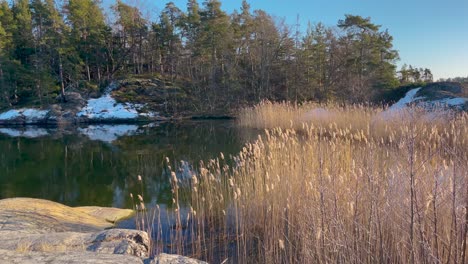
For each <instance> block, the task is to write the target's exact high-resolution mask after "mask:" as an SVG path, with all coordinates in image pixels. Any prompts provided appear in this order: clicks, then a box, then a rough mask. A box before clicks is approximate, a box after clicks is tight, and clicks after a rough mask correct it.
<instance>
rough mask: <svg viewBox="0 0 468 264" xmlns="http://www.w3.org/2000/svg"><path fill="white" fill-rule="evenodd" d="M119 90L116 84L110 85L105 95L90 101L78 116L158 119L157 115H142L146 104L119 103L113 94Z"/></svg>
mask: <svg viewBox="0 0 468 264" xmlns="http://www.w3.org/2000/svg"><path fill="white" fill-rule="evenodd" d="M115 88H117V84H116V83H112V84H111V85H109V86H108V87H107V88H106V90H105V91H104V94H103V95H102V96H101V97H99V98H96V99H89V100H88V103H87V105H86V106H85V107H84V108H83V109H81V111H80V112H78V113H77V114H76V115H77V116H78V117H87V118H89V119H134V118H137V117H139V116H143V117H156V116H157V113H152V112H148V113H140V112H141V110H142V109H143V108H144V107H145V106H146V105H145V104H136V103H135V104H132V103H124V104H122V103H117V101H116V100H115V99H114V98H113V97H112V95H111V92H112V91H113V90H114V89H115Z"/></svg>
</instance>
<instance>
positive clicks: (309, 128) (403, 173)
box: [152, 103, 468, 263]
mask: <svg viewBox="0 0 468 264" xmlns="http://www.w3.org/2000/svg"><path fill="white" fill-rule="evenodd" d="M311 109H313V107H312V106H311V105H306V106H302V107H301V106H293V105H290V104H286V103H285V104H278V105H275V104H271V103H264V104H263V105H260V106H257V107H256V108H250V109H246V110H244V111H243V112H242V113H241V115H240V120H239V122H240V125H244V126H255V127H265V128H268V129H267V130H266V132H265V135H264V136H259V137H258V140H257V141H256V142H254V143H249V144H246V146H245V147H244V148H243V150H242V151H241V152H240V153H239V155H237V156H236V157H232V161H233V162H232V164H231V165H230V166H228V165H227V164H229V162H227V161H226V160H225V157H224V156H223V155H222V154H221V155H220V157H218V158H216V159H213V160H210V161H208V162H207V163H203V162H202V163H201V164H200V169H199V171H198V173H194V175H193V176H192V178H191V179H190V180H189V181H186V182H184V183H183V182H182V180H179V179H177V174H176V173H174V172H172V173H171V180H170V181H171V184H172V190H173V198H174V200H173V202H174V210H172V214H173V216H172V218H171V219H172V221H173V222H174V223H175V224H174V228H173V229H171V230H170V231H169V232H170V233H171V234H172V235H171V239H170V240H171V242H170V243H171V245H173V247H171V249H170V251H172V252H176V253H179V254H186V255H190V256H194V257H198V258H202V259H206V260H209V261H212V262H221V260H224V261H225V262H229V263H466V262H467V261H468V260H467V257H466V255H467V246H466V244H467V232H468V231H467V229H468V227H467V219H468V216H467V210H468V168H467V164H468V155H467V153H466V149H467V144H468V139H467V135H468V127H467V121H468V116H467V115H466V114H459V115H454V116H453V117H452V118H450V119H445V120H441V119H438V120H437V122H434V120H432V122H428V120H427V118H423V117H424V114H426V113H423V111H418V110H414V111H413V112H412V113H411V114H408V115H405V116H404V117H403V118H399V119H398V120H396V121H395V120H393V121H391V122H389V121H388V120H384V119H380V120H377V121H376V119H375V117H376V116H377V115H378V113H379V112H380V111H381V109H374V108H368V107H361V106H353V107H347V108H339V107H334V108H332V109H331V110H327V112H323V111H322V110H320V113H322V114H324V115H321V116H320V117H319V118H317V117H315V118H314V117H312V119H309V120H303V119H301V118H302V117H303V113H307V112H308V111H310V110H311ZM300 113H302V114H300ZM312 113H313V112H312ZM315 113H318V112H315ZM325 113H327V114H326V115H325ZM330 113H331V114H330ZM298 116H299V118H298ZM169 169H170V170H171V171H172V169H171V168H170V167H169ZM182 184H183V185H184V186H185V188H189V189H191V191H190V192H188V193H189V194H188V198H187V200H188V208H189V209H188V210H185V211H183V210H181V208H180V204H179V202H180V193H181V189H183V187H181V186H182ZM153 218H154V217H153ZM156 222H157V221H156ZM152 228H153V229H157V230H160V227H152ZM153 237H154V236H153ZM158 243H164V241H159V242H156V244H158ZM166 251H167V250H166Z"/></svg>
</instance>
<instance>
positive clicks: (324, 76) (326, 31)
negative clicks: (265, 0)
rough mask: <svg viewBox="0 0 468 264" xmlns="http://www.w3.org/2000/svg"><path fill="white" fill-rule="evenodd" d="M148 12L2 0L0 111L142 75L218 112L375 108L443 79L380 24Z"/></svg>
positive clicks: (353, 18) (244, 11)
mask: <svg viewBox="0 0 468 264" xmlns="http://www.w3.org/2000/svg"><path fill="white" fill-rule="evenodd" d="M59 3H60V4H59ZM143 10H144V7H137V6H132V5H129V4H128V3H126V2H123V1H120V0H118V1H117V2H115V3H114V4H113V5H112V6H111V8H110V10H104V8H103V5H102V3H101V2H100V1H98V0H67V1H63V3H62V2H59V1H54V0H13V1H11V2H10V1H6V0H0V107H1V108H11V107H21V106H25V105H27V106H36V107H45V106H47V105H49V104H51V103H55V102H56V101H57V100H62V101H66V96H65V95H66V92H67V91H80V92H81V93H83V94H89V93H90V92H96V91H97V92H99V91H100V89H102V88H103V87H105V86H106V85H108V84H109V83H110V82H111V81H112V80H116V79H122V78H129V77H134V76H140V77H148V78H159V79H163V80H165V81H166V82H167V83H171V84H174V83H175V84H178V85H179V86H182V87H183V89H184V90H185V92H186V93H187V94H189V96H190V97H191V98H194V99H195V100H193V101H194V102H195V103H194V104H197V105H199V106H203V107H205V108H206V109H209V110H214V109H220V108H228V109H234V108H236V107H241V106H246V105H252V104H254V103H258V102H260V101H262V100H271V101H283V100H288V101H294V102H303V101H317V102H328V101H335V102H338V103H345V102H346V103H358V102H359V103H362V102H371V103H376V102H381V101H382V99H383V98H384V97H385V95H386V94H387V93H388V92H390V91H392V89H395V88H396V87H398V86H401V85H406V84H409V83H414V82H416V83H420V82H431V81H432V79H433V77H432V73H431V71H430V70H429V69H422V68H414V67H412V66H407V65H403V67H402V68H401V69H400V70H398V69H397V66H396V62H397V60H398V59H399V55H398V51H397V50H395V48H394V46H393V37H392V36H391V34H390V33H389V31H388V30H386V29H384V28H383V27H382V26H380V25H377V24H375V23H373V22H372V21H371V18H366V17H361V16H357V15H344V17H343V18H342V19H341V20H339V21H337V24H336V25H331V26H328V25H324V24H322V23H311V22H310V23H309V24H308V25H307V27H306V28H307V30H306V32H302V31H301V29H302V28H305V27H302V26H301V25H299V23H297V24H296V25H288V24H286V23H285V22H284V19H280V18H277V17H275V16H273V15H271V14H268V13H266V12H265V11H262V10H252V9H251V7H250V5H249V3H248V2H247V1H243V2H242V6H241V7H240V8H239V10H236V11H234V12H232V13H230V14H228V13H226V12H225V11H223V9H222V6H221V2H220V1H218V0H205V1H203V2H201V3H198V2H197V1H196V0H189V1H188V2H187V5H186V7H177V6H176V5H175V4H174V3H172V2H169V3H167V4H166V5H165V7H164V8H163V9H162V10H161V12H160V13H158V14H145V12H143ZM106 14H107V15H106ZM311 19H313V18H311Z"/></svg>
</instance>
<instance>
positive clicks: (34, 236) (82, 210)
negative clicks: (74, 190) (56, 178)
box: [0, 198, 205, 264]
mask: <svg viewBox="0 0 468 264" xmlns="http://www.w3.org/2000/svg"><path fill="white" fill-rule="evenodd" d="M133 213H134V212H133V211H132V210H127V209H117V208H106V207H97V206H84V207H69V206H65V205H62V204H59V203H55V202H51V201H46V200H41V199H32V198H12V199H4V200H0V264H3V263H37V264H46V263H47V264H50V263H52V264H58V263H77V264H78V263H79V264H82V263H116V264H119V263H142V264H143V263H160V264H175V263H187V264H195V263H196V264H199V263H205V262H201V261H197V260H193V259H190V258H186V257H182V256H177V255H167V254H161V255H158V256H157V257H156V258H155V259H148V252H149V245H150V240H149V237H148V234H147V233H146V232H143V231H137V230H130V229H109V228H111V227H113V226H114V223H115V222H117V221H119V220H122V219H125V218H128V217H131V216H132V215H133ZM144 259H145V261H143V260H144Z"/></svg>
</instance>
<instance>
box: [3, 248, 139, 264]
mask: <svg viewBox="0 0 468 264" xmlns="http://www.w3.org/2000/svg"><path fill="white" fill-rule="evenodd" d="M0 263H2V264H7V263H8V264H64V263H67V264H96V263H99V264H129V263H134V264H143V261H142V260H141V259H140V258H138V257H134V256H122V255H111V254H97V253H88V252H31V251H27V252H21V251H12V250H0Z"/></svg>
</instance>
